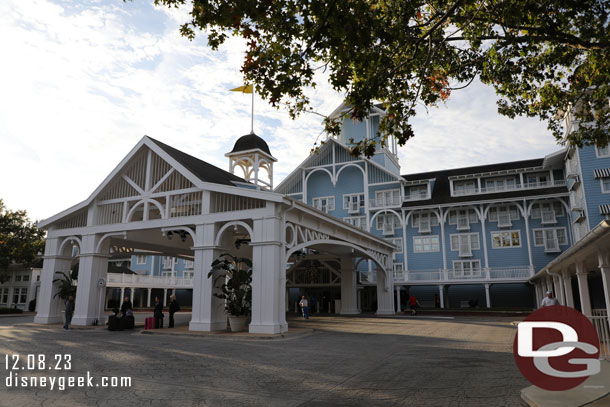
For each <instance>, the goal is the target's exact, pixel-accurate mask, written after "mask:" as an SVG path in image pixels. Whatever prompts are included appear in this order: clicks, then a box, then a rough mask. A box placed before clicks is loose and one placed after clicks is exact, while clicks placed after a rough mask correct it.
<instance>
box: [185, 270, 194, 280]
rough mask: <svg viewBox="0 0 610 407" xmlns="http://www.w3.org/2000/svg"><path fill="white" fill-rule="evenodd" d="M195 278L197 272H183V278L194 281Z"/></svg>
mask: <svg viewBox="0 0 610 407" xmlns="http://www.w3.org/2000/svg"><path fill="white" fill-rule="evenodd" d="M193 277H195V272H194V271H191V270H187V271H183V272H182V278H190V279H192V278H193Z"/></svg>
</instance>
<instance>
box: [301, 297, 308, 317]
mask: <svg viewBox="0 0 610 407" xmlns="http://www.w3.org/2000/svg"><path fill="white" fill-rule="evenodd" d="M299 305H300V306H301V308H302V309H303V319H309V301H307V298H305V296H303V297H302V298H301V302H300V303H299Z"/></svg>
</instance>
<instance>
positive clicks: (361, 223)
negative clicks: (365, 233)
mask: <svg viewBox="0 0 610 407" xmlns="http://www.w3.org/2000/svg"><path fill="white" fill-rule="evenodd" d="M343 221H344V222H347V223H349V224H350V225H353V226H356V227H357V228H360V229H362V230H367V228H366V216H348V217H346V218H343Z"/></svg>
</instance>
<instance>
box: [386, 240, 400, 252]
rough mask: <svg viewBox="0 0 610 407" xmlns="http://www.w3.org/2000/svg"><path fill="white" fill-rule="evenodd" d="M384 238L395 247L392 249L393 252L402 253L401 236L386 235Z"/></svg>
mask: <svg viewBox="0 0 610 407" xmlns="http://www.w3.org/2000/svg"><path fill="white" fill-rule="evenodd" d="M385 240H386V241H388V242H390V243H392V244H393V245H394V246H395V247H397V249H396V250H394V254H402V237H388V238H385Z"/></svg>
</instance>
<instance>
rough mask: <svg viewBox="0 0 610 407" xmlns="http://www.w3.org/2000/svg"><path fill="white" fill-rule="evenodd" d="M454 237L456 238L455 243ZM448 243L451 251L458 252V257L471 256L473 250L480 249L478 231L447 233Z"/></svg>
mask: <svg viewBox="0 0 610 407" xmlns="http://www.w3.org/2000/svg"><path fill="white" fill-rule="evenodd" d="M454 238H455V239H457V243H456V240H454ZM466 239H467V240H466ZM473 243H476V244H473ZM456 244H457V246H456ZM449 245H450V247H451V251H452V252H459V256H460V257H471V256H472V251H473V250H481V241H480V239H479V233H478V232H473V233H452V234H450V235H449Z"/></svg>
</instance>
